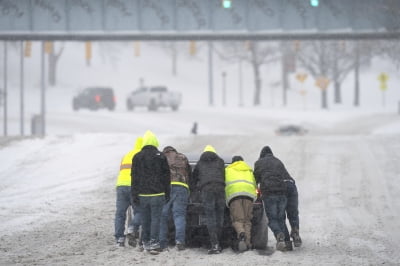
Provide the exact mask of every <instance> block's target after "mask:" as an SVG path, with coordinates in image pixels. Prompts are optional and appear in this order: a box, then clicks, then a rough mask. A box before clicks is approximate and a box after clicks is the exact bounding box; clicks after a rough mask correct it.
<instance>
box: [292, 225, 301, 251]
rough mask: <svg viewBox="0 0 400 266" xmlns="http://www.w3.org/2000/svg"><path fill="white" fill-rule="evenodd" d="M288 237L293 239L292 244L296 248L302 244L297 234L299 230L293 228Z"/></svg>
mask: <svg viewBox="0 0 400 266" xmlns="http://www.w3.org/2000/svg"><path fill="white" fill-rule="evenodd" d="M290 236H291V237H292V239H293V244H294V246H295V247H296V248H298V247H300V246H301V244H302V242H301V238H300V234H299V229H298V228H293V229H292V232H291V233H290Z"/></svg>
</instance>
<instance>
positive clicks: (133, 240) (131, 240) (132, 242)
mask: <svg viewBox="0 0 400 266" xmlns="http://www.w3.org/2000/svg"><path fill="white" fill-rule="evenodd" d="M126 237H127V238H128V244H129V246H132V247H136V244H137V243H136V238H135V235H134V234H133V233H131V234H127V235H126Z"/></svg>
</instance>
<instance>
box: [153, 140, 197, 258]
mask: <svg viewBox="0 0 400 266" xmlns="http://www.w3.org/2000/svg"><path fill="white" fill-rule="evenodd" d="M163 153H164V155H165V156H166V157H167V160H168V165H169V169H170V174H171V196H170V200H169V201H168V202H167V203H166V204H165V205H164V207H163V211H162V216H161V224H160V244H161V249H162V250H163V249H165V248H167V245H168V221H169V216H170V213H171V212H172V214H173V216H172V217H173V220H174V224H175V245H176V247H177V249H178V250H184V249H185V238H186V209H187V204H188V200H189V180H190V176H191V172H192V171H191V167H190V164H189V161H188V159H187V157H186V156H185V155H184V154H182V153H179V152H177V150H176V149H175V148H173V147H171V146H167V147H165V148H164V149H163Z"/></svg>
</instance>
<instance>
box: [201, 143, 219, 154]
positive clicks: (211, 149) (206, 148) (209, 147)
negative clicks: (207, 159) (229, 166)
mask: <svg viewBox="0 0 400 266" xmlns="http://www.w3.org/2000/svg"><path fill="white" fill-rule="evenodd" d="M205 151H209V152H213V153H217V152H216V151H215V149H214V147H213V146H211V145H207V146H206V147H205V148H204V150H203V152H205Z"/></svg>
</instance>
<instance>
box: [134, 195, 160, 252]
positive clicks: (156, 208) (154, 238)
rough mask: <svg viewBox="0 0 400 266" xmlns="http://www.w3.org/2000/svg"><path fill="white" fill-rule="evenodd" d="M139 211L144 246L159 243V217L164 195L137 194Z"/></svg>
mask: <svg viewBox="0 0 400 266" xmlns="http://www.w3.org/2000/svg"><path fill="white" fill-rule="evenodd" d="M139 201H140V204H139V212H140V215H141V217H142V221H141V223H142V241H143V244H144V245H145V248H146V247H149V246H150V245H152V246H157V245H159V244H160V241H159V239H160V238H159V234H160V217H161V213H162V208H163V206H164V204H165V196H164V195H161V196H139Z"/></svg>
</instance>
